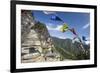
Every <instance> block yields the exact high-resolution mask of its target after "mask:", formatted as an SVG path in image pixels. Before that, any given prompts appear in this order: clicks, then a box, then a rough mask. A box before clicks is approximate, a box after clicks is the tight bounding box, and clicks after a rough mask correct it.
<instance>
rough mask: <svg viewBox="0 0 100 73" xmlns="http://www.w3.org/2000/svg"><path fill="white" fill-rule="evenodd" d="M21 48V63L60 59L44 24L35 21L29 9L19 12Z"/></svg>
mask: <svg viewBox="0 0 100 73" xmlns="http://www.w3.org/2000/svg"><path fill="white" fill-rule="evenodd" d="M21 50H22V63H24V62H25V63H26V62H42V61H59V60H60V59H59V58H60V55H59V53H58V52H57V51H56V49H55V46H54V45H53V42H52V39H51V37H50V35H49V33H48V30H47V28H46V26H45V24H43V23H41V22H39V21H35V20H34V15H33V13H32V11H30V10H22V12H21Z"/></svg>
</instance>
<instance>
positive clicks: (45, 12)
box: [43, 11, 55, 14]
mask: <svg viewBox="0 0 100 73" xmlns="http://www.w3.org/2000/svg"><path fill="white" fill-rule="evenodd" d="M43 12H44V14H54V13H55V12H53V11H43Z"/></svg>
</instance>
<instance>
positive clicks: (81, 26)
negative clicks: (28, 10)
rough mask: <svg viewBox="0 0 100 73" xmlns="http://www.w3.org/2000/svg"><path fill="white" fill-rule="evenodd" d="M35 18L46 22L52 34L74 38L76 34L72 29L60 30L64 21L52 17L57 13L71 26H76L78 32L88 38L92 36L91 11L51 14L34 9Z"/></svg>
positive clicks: (64, 37) (62, 37)
mask: <svg viewBox="0 0 100 73" xmlns="http://www.w3.org/2000/svg"><path fill="white" fill-rule="evenodd" d="M33 14H34V17H35V20H37V21H40V22H42V23H44V24H45V25H46V27H47V29H48V31H49V33H50V35H51V36H53V37H57V38H61V39H66V38H71V39H72V38H73V37H74V35H73V34H72V33H71V32H70V31H66V32H64V33H62V32H61V31H60V28H61V26H62V25H63V22H61V21H54V20H51V19H50V18H51V17H52V16H53V15H54V14H56V15H57V16H58V17H59V18H61V19H62V20H63V21H64V22H65V23H67V24H68V26H69V28H74V29H75V30H76V32H77V34H78V35H79V36H80V37H82V36H86V38H89V37H90V14H89V13H79V12H78V13H77V12H52V13H51V14H46V13H45V12H44V11H33Z"/></svg>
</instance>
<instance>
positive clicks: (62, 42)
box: [52, 37, 90, 60]
mask: <svg viewBox="0 0 100 73" xmlns="http://www.w3.org/2000/svg"><path fill="white" fill-rule="evenodd" d="M52 40H53V43H54V45H55V47H56V49H57V50H58V51H59V52H60V54H61V55H62V57H63V59H73V60H84V59H89V58H90V52H89V50H90V47H89V45H85V44H83V46H84V48H85V53H83V52H82V49H81V48H80V47H79V46H80V43H79V42H77V41H75V42H74V43H73V42H72V40H71V39H59V38H56V37H52Z"/></svg>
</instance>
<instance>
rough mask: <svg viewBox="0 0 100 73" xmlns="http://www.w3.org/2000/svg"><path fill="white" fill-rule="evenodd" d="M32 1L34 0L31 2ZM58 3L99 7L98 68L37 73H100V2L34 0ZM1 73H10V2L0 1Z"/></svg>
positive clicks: (94, 0) (97, 0)
mask: <svg viewBox="0 0 100 73" xmlns="http://www.w3.org/2000/svg"><path fill="white" fill-rule="evenodd" d="M31 1H32V0H31ZM33 1H45V2H58V3H77V4H93V5H96V4H97V5H98V25H97V26H98V48H97V49H98V67H97V68H85V69H70V70H55V71H42V72H36V73H47V72H48V73H57V72H58V73H99V72H100V57H99V56H100V53H99V51H100V45H99V44H100V33H99V31H100V28H99V27H100V25H99V24H100V20H99V19H100V9H99V8H100V5H99V4H100V2H99V0H33ZM0 73H10V0H1V1H0ZM34 73H35V72H34Z"/></svg>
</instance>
